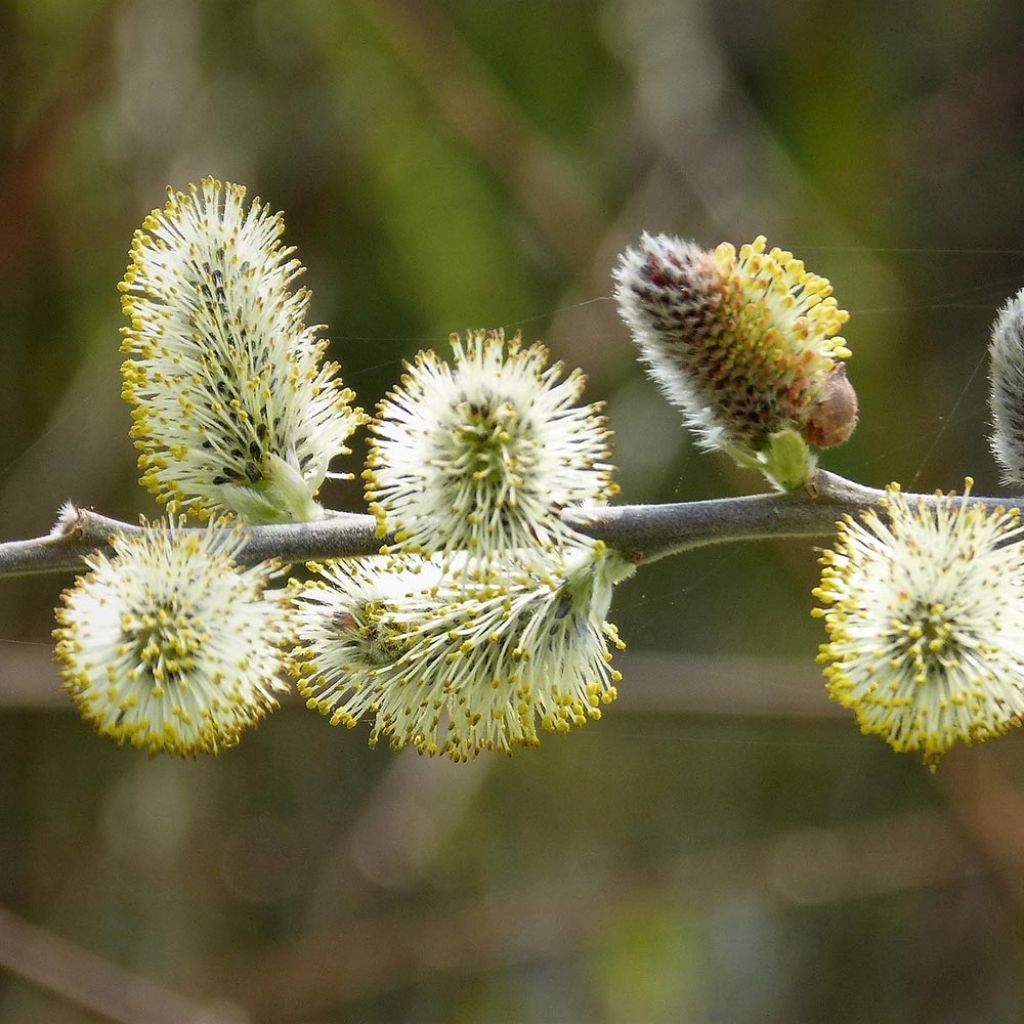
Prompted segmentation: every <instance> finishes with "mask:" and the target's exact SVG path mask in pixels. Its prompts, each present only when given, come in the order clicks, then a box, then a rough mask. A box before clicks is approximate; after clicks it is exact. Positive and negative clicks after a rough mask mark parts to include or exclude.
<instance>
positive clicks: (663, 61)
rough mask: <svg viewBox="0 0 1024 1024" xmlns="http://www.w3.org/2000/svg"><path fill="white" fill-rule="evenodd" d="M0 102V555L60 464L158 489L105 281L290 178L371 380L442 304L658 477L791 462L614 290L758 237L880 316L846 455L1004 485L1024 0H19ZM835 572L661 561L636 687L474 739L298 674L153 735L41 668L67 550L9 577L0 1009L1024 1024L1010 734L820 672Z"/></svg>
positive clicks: (3, 35)
mask: <svg viewBox="0 0 1024 1024" xmlns="http://www.w3.org/2000/svg"><path fill="white" fill-rule="evenodd" d="M0 112H2V117H0V361H2V373H0V537H2V538H3V539H9V538H14V537H27V536H35V535H38V534H41V533H44V532H46V530H47V529H48V528H49V526H50V525H51V523H52V522H53V519H54V518H55V514H56V510H57V508H58V506H59V505H60V504H61V502H63V501H64V500H66V499H69V498H70V499H72V500H74V501H75V502H77V503H80V504H85V505H92V506H94V507H96V508H97V509H99V510H101V511H103V512H105V513H107V514H110V515H116V516H120V517H124V518H128V519H133V518H134V517H135V516H136V515H137V514H138V513H139V512H152V511H153V506H152V504H151V502H150V500H149V498H148V497H147V496H146V495H145V494H144V492H143V491H142V490H141V489H140V488H139V487H138V486H137V484H136V482H135V480H136V473H135V466H134V452H133V450H132V448H131V445H130V443H129V441H128V438H127V428H128V424H129V415H128V409H127V407H126V406H125V405H124V403H123V402H122V401H121V400H120V398H119V378H118V363H119V356H118V352H117V348H118V329H119V327H120V325H121V318H120V312H119V304H118V298H117V294H116V291H115V285H116V282H117V281H118V280H119V278H120V276H121V274H122V273H123V271H124V266H125V262H126V253H127V249H128V244H129V240H130V237H131V233H132V231H133V230H134V228H135V227H136V226H138V225H139V224H140V223H141V220H142V218H143V217H144V215H145V214H146V213H147V212H148V211H149V210H150V209H151V208H152V207H154V206H158V205H160V204H161V203H162V199H163V190H164V188H165V187H166V186H167V185H168V184H172V185H174V186H175V187H177V188H181V187H184V186H185V185H186V184H187V183H188V182H189V181H195V180H198V179H199V178H200V177H201V176H203V175H205V174H214V175H216V176H218V177H221V178H226V179H229V180H233V181H239V182H242V183H245V184H247V185H248V186H249V187H250V189H251V190H252V192H253V193H256V194H259V195H261V196H263V197H264V198H266V199H267V200H268V201H269V202H270V203H271V204H272V206H273V207H274V208H276V209H282V210H284V211H285V214H286V220H287V224H288V232H287V240H288V241H289V242H290V243H292V244H295V245H297V246H298V248H299V255H300V257H301V258H302V260H303V261H304V263H305V264H306V265H307V267H308V268H309V270H308V274H307V276H306V283H307V284H308V285H309V286H310V287H311V288H312V289H313V293H314V299H313V306H312V317H313V318H314V320H316V321H322V322H324V323H327V324H329V325H330V328H329V336H330V337H331V338H332V339H333V355H334V356H335V357H336V358H338V359H339V360H340V361H341V363H342V366H343V370H344V376H345V379H346V381H347V383H348V384H349V385H350V386H351V387H353V388H354V389H355V390H356V391H357V392H358V394H359V397H360V399H361V402H362V404H363V405H364V406H365V407H367V408H372V407H373V405H374V404H375V403H376V401H378V400H379V398H380V397H381V396H382V395H383V393H384V391H385V390H386V388H387V387H388V386H389V384H390V383H391V382H392V381H393V380H394V379H395V378H396V377H397V375H398V373H399V370H400V364H401V360H402V358H403V357H408V356H410V355H411V354H412V353H413V352H415V351H416V350H417V349H418V348H420V347H433V346H444V344H445V338H446V337H447V335H448V333H449V332H450V331H453V330H465V329H468V328H476V327H497V326H505V327H506V328H508V329H512V330H514V329H516V328H521V329H522V330H523V332H524V334H525V335H526V336H527V337H528V338H529V339H531V340H532V339H534V338H540V339H543V340H544V341H546V342H547V343H548V345H549V346H550V347H551V349H552V351H553V353H554V356H555V357H556V358H558V359H562V360H565V361H566V362H567V363H568V364H570V365H578V366H582V367H583V368H584V369H585V370H586V371H587V373H588V374H589V376H590V385H589V389H588V395H589V396H590V397H591V398H601V399H606V400H607V401H608V403H609V415H610V418H611V421H612V425H613V427H614V428H615V430H616V432H617V451H616V462H617V464H618V465H619V466H620V467H621V472H620V477H619V479H620V482H621V484H622V487H623V500H625V501H629V502H640V501H666V500H686V499H695V498H701V497H710V496H721V495H727V494H740V493H745V492H748V491H750V490H756V489H759V487H760V484H759V482H758V480H757V479H756V478H755V477H754V476H753V475H751V474H749V473H743V472H741V471H739V470H735V469H733V468H731V467H730V466H729V465H727V464H726V462H725V461H724V460H723V459H721V458H718V457H713V456H708V455H702V454H700V453H698V452H696V451H695V450H694V449H693V447H692V445H691V443H690V442H689V440H688V439H687V437H686V436H685V435H684V434H683V433H682V432H681V431H680V430H679V429H678V417H677V415H676V413H674V412H673V411H672V410H671V409H669V408H668V407H667V406H666V405H664V403H662V402H661V401H660V400H659V399H658V398H657V396H656V393H655V389H654V387H653V386H652V385H651V384H650V383H649V382H648V381H647V380H646V379H645V378H644V377H643V376H642V374H641V373H640V372H639V370H638V368H637V366H636V364H635V362H634V360H633V356H632V352H631V349H630V344H629V341H628V337H627V335H626V333H625V330H624V329H623V327H622V326H621V325H620V324H619V322H618V321H617V318H616V315H615V312H614V308H613V305H612V303H611V302H610V300H609V299H608V295H609V293H610V281H609V270H610V268H611V266H612V264H613V262H614V260H615V256H616V254H617V253H618V252H619V251H621V249H622V248H624V247H625V246H626V245H627V244H629V243H631V242H632V241H633V240H634V239H635V238H636V237H637V235H638V234H639V232H640V231H641V230H644V229H647V230H651V231H671V232H674V233H678V234H682V235H684V236H686V237H692V238H695V239H696V240H698V241H699V242H701V243H702V244H704V245H708V246H712V245H714V244H716V243H718V242H719V241H722V240H730V241H733V242H736V243H741V242H743V241H747V240H750V239H751V238H753V237H754V236H755V235H756V234H758V233H762V232H763V233H765V234H767V236H768V238H769V241H770V242H771V243H774V244H780V245H783V246H785V247H787V248H791V249H794V250H795V251H796V253H797V254H798V255H799V256H801V257H803V258H804V259H805V261H806V262H807V263H808V265H809V266H810V268H811V269H813V270H814V271H816V272H818V273H820V274H824V275H826V276H828V277H829V278H830V279H831V280H832V281H833V284H834V286H835V289H836V294H837V296H838V298H839V300H840V303H841V305H843V306H845V307H846V308H847V309H849V310H850V311H851V313H852V319H851V321H850V323H849V324H848V325H847V330H846V332H845V333H846V337H847V338H848V340H849V343H850V345H851V347H852V348H853V350H854V353H855V355H854V359H853V360H852V362H851V366H850V373H851V377H852V379H853V381H854V383H855V384H856V386H857V388H858V391H859V393H860V398H861V406H862V413H863V415H862V421H861V426H860V428H859V429H858V431H857V433H856V435H855V436H854V438H853V440H852V441H851V442H850V443H849V444H848V445H847V446H845V447H844V448H843V449H842V450H840V451H836V452H833V453H829V454H828V455H827V457H826V459H825V465H826V466H827V467H828V468H832V469H836V470H838V471H840V472H844V473H846V474H848V475H850V476H852V477H854V478H856V479H859V480H861V481H863V482H865V483H869V484H873V485H883V484H885V483H886V482H888V481H889V480H892V479H898V480H900V481H902V483H903V484H904V486H905V487H908V488H909V487H915V488H918V489H932V488H935V487H942V488H952V487H960V486H962V478H963V476H964V475H965V474H966V473H970V474H972V475H973V476H974V477H975V478H976V480H977V488H976V489H977V491H978V493H998V479H997V474H996V472H995V468H994V465H993V462H992V459H991V458H990V456H989V454H988V451H987V443H986V439H985V431H986V422H987V410H986V404H985V395H986V366H985V346H986V340H987V331H988V325H989V324H990V322H991V320H992V318H993V315H994V312H995V310H996V309H997V307H998V306H999V305H1000V304H1001V303H1002V302H1003V301H1004V300H1005V299H1006V298H1007V297H1008V296H1009V295H1011V294H1012V293H1013V292H1014V291H1016V289H1017V288H1018V287H1020V286H1021V285H1022V284H1024V240H1022V239H1024V188H1022V181H1024V8H1022V7H1021V6H1020V5H1019V4H1016V3H1011V2H1010V0H994V2H989V3H979V4H973V5H967V4H960V3H956V2H951V0H931V2H923V0H921V2H912V3H907V4H901V5H893V4H888V3H884V2H882V0H867V2H863V3H846V4H843V3H840V4H835V3H826V2H824V0H799V2H792V0H791V2H786V3H783V2H776V3H760V4H746V3H740V2H737V0H724V2H715V0H561V2H559V3H551V2H547V0H520V2H516V3H512V2H499V0H351V2H348V0H338V2H329V0H305V2H304V0H298V2H289V3H282V2H280V0H208V2H199V0H116V2H107V0H92V2H73V0H0ZM347 468H352V469H356V470H358V461H357V459H353V461H352V465H351V466H350V467H347ZM331 486H332V487H333V488H334V490H333V491H331V492H330V493H328V494H327V495H326V499H327V502H328V503H329V504H332V505H334V506H335V507H340V508H350V509H361V508H362V502H361V496H360V493H359V490H358V488H357V487H356V486H355V484H352V485H347V486H344V485H333V484H332V485H331ZM815 579H816V565H815V555H814V552H813V550H812V549H811V547H810V545H807V544H795V543H793V544H784V543H763V544H756V545H753V544H751V545H742V546H730V547H723V548H721V549H709V550H706V551H702V552H698V553H694V554H690V555H687V556H685V557H679V558H675V559H670V560H666V561H665V562H662V563H659V564H657V565H655V566H652V567H649V568H647V569H645V570H643V571H642V572H641V573H639V574H638V575H637V577H636V578H635V579H634V580H632V581H629V582H628V583H627V584H625V585H624V586H623V587H622V588H621V590H620V593H619V594H618V595H617V599H616V603H615V605H614V607H613V618H614V619H615V621H617V622H618V624H619V626H620V628H621V630H622V635H623V637H624V638H625V639H626V641H627V642H628V644H629V650H628V651H627V652H626V654H625V655H623V656H622V658H621V663H620V667H621V668H622V670H623V672H624V674H625V680H624V681H623V683H622V684H621V686H620V687H619V690H620V694H621V697H620V700H619V702H618V705H617V706H613V707H612V708H610V709H609V711H608V713H607V714H606V715H605V717H604V719H603V720H602V721H601V722H600V723H597V724H591V725H589V726H588V727H587V728H585V729H583V730H581V731H578V732H577V733H575V734H572V735H570V736H567V737H548V738H546V739H545V742H544V743H543V745H542V746H541V747H540V748H539V749H538V750H530V751H525V752H523V753H521V754H518V755H517V756H516V757H514V758H513V759H502V758H499V757H482V758H480V759H479V760H478V761H476V762H475V763H473V764H470V765H468V766H452V765H450V764H448V763H445V762H432V761H428V760H425V759H421V758H419V757H417V755H416V754H415V753H405V754H403V755H400V756H395V755H393V754H391V753H390V752H389V751H387V750H384V749H380V750H376V751H370V750H368V749H367V748H366V745H365V732H366V730H356V731H353V732H348V731H344V730H332V729H331V728H329V727H328V726H327V724H326V723H325V722H324V721H323V720H322V719H321V718H320V717H319V716H318V715H315V714H311V713H309V712H306V711H305V710H304V709H302V708H301V707H300V706H297V705H295V704H293V705H291V706H289V707H286V708H285V709H283V710H282V711H281V712H280V713H279V714H277V715H276V716H274V717H272V718H270V719H269V720H268V721H267V722H266V723H265V724H264V725H263V726H262V727H261V728H260V729H259V730H258V731H256V732H254V733H253V734H252V735H249V736H247V737H246V738H245V739H244V740H243V742H242V744H241V746H239V747H238V748H237V749H235V750H232V751H229V752H228V753H226V754H224V755H223V756H221V757H218V758H216V759H206V760H203V761H200V762H195V763H192V762H177V761H173V760H164V759H153V760H150V759H147V758H146V757H145V756H143V755H139V754H135V753H131V752H123V751H118V750H116V749H114V748H113V747H111V746H109V745H108V744H107V743H105V742H104V741H101V740H99V739H97V738H95V737H94V736H93V735H92V734H91V733H90V732H89V730H88V729H87V728H86V727H85V726H83V725H82V724H81V723H80V722H79V721H78V719H77V717H76V716H75V715H74V714H73V713H72V712H71V711H70V704H69V702H68V701H67V700H66V699H65V698H64V696H63V694H62V693H61V692H60V690H59V688H58V685H57V681H56V673H55V670H54V669H53V667H52V666H51V664H50V644H49V641H48V635H49V631H50V629H51V628H52V608H53V605H54V603H55V601H56V598H57V594H58V592H59V590H60V588H61V587H62V586H65V585H67V583H68V580H67V579H64V578H60V577H41V578H32V579H25V580H4V581H2V585H0V1020H2V1021H3V1022H4V1024H8V1022H12V1024H22V1022H35V1021H56V1022H68V1024H71V1022H74V1024H78V1022H86V1021H96V1020H116V1021H131V1022H133V1024H150V1022H161V1024H162V1022H168V1024H169V1022H174V1021H190V1020H195V1021H200V1020H202V1021H205V1022H210V1024H212V1022H215V1021H218V1022H220V1021H222V1022H234V1024H244V1022H264V1021H266V1022H276V1021H295V1022H307V1024H327V1022H334V1021H339V1022H340V1021H345V1022H348V1021H360V1022H363V1021H365V1022H396V1021H403V1022H414V1024H433V1022H437V1024H442V1022H443V1024H449V1022H484V1024H487V1022H507V1021H516V1022H519V1021H521V1022H551V1021H557V1022H597V1024H601V1022H608V1024H633V1022H665V1024H668V1022H672V1024H675V1022H690V1021H693V1022H709V1024H710V1022H721V1024H747V1022H750V1024H755V1022H757V1024H763V1022H771V1024H776V1022H777V1024H801V1022H817V1021H831V1022H860V1021H870V1022H872V1024H885V1022H897V1021H898V1022H901V1024H905V1022H915V1021H922V1022H924V1021H927V1022H929V1024H937V1022H947V1021H948V1022H957V1024H971V1022H984V1024H998V1022H1003V1021H1005V1022H1018V1021H1020V1020H1021V1019H1024V975H1022V956H1021V954H1022V950H1024V945H1022V942H1024V929H1022V925H1024V789H1022V787H1024V767H1022V765H1024V757H1022V754H1024V748H1022V746H1021V743H1020V742H1019V740H1018V738H1017V737H1010V738H1007V739H1005V740H1001V741H998V742H996V743H993V744H990V745H989V746H988V747H985V748H981V749H977V750H968V751H957V752H954V753H953V754H951V755H950V756H949V757H948V758H947V759H946V760H945V761H944V762H943V764H942V765H941V767H940V769H939V772H938V773H937V775H935V776H934V777H933V776H931V775H929V773H928V772H927V771H925V770H924V769H923V768H922V767H921V766H920V765H919V764H918V763H917V762H916V761H915V760H914V759H913V758H901V757H898V756H896V755H895V754H892V753H890V751H889V750H888V748H886V747H885V746H884V744H882V743H881V741H879V740H877V739H874V738H863V737H861V736H860V735H859V734H858V732H857V730H856V729H855V727H854V726H853V725H852V723H851V722H850V721H849V720H848V716H847V715H845V714H843V713H839V711H838V710H837V709H835V708H834V707H833V706H831V705H830V704H829V703H828V701H827V699H826V697H825V693H824V689H823V686H822V683H821V680H820V678H819V675H818V671H817V669H816V668H815V666H814V662H813V659H814V654H815V652H816V645H817V643H818V642H819V628H820V626H819V624H817V623H815V622H814V621H813V620H811V619H810V617H809V616H808V614H807V611H808V608H809V607H810V605H811V603H812V601H811V598H810V595H809V590H810V588H811V586H812V585H813V584H814V582H815Z"/></svg>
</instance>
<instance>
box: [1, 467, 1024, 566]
mask: <svg viewBox="0 0 1024 1024" xmlns="http://www.w3.org/2000/svg"><path fill="white" fill-rule="evenodd" d="M814 483H815V486H814V488H813V489H811V490H798V491H793V492H790V493H788V494H757V495H751V496H747V497H741V498H716V499H712V500H710V501H689V502H682V503H679V504H671V505H617V506H609V507H595V508H586V509H579V508H576V509H566V510H565V511H564V512H563V513H562V518H563V519H564V520H565V522H566V523H568V524H569V525H570V526H572V527H573V528H574V529H577V530H579V531H580V532H581V533H584V534H586V535H587V536H589V537H594V538H597V539H599V540H603V541H604V542H605V543H607V544H608V545H609V546H610V547H614V548H617V549H618V550H619V551H621V552H622V553H623V554H624V555H625V556H626V557H627V558H629V559H630V560H631V561H633V562H636V563H638V564H640V563H644V562H652V561H655V560H656V559H658V558H664V557H665V556H666V555H672V554H677V553H679V552H681V551H688V550H690V549H691V548H697V547H703V546H705V545H707V544H721V543H726V542H730V541H745V540H762V539H766V538H776V537H808V538H813V537H818V538H820V537H829V536H831V535H832V533H833V532H834V528H835V523H836V521H837V520H838V519H841V518H842V517H843V516H845V515H851V516H854V515H856V514H857V513H858V512H861V511H863V510H864V509H866V508H870V507H871V506H873V505H877V504H878V502H879V500H880V499H881V498H883V497H884V496H885V492H884V491H880V490H877V489H876V488H873V487H865V486H863V485H862V484H858V483H855V482H854V481H852V480H847V479H846V478H844V477H841V476H837V475H836V474H834V473H826V472H824V471H820V472H819V473H818V475H817V477H816V478H815V481H814ZM911 497H918V498H920V499H921V500H922V501H924V502H925V503H926V504H927V503H933V502H934V501H935V496H934V495H912V496H911ZM971 501H972V502H978V503H981V504H984V505H986V506H988V507H990V508H995V507H1004V508H1012V507H1016V508H1024V504H1022V503H1021V502H1020V501H1019V500H1016V499H1007V498H982V497H972V498H971ZM139 529H140V527H138V526H134V525H132V524H131V523H123V522H121V521H119V520H117V519H109V518H108V517H106V516H102V515H100V514H99V513H97V512H92V511H90V510H88V509H78V508H73V507H69V508H67V509H66V510H65V511H64V512H63V513H62V515H61V519H60V521H59V522H58V524H57V526H56V527H54V529H53V531H52V532H51V533H49V534H47V535H46V536H45V537H37V538H35V539H33V540H14V541H7V542H6V543H0V576H25V575H31V574H37V573H50V572H73V571H78V570H79V569H81V566H82V558H83V557H84V556H86V555H88V554H89V553H90V552H92V551H95V550H107V551H109V550H110V541H111V538H112V537H113V536H114V535H116V534H118V533H134V532H136V531H138V530H139ZM195 529H203V528H202V527H197V528H195ZM245 533H246V537H247V539H246V543H245V545H244V546H243V547H242V549H241V551H240V552H239V555H238V559H239V561H240V562H241V563H243V564H245V565H254V564H256V563H257V562H262V561H265V560H267V559H270V558H276V559H277V560H278V561H281V562H305V561H310V560H323V559H329V558H343V557H348V556H356V555H372V554H376V553H377V552H378V551H379V549H380V546H381V544H382V543H386V542H387V540H388V538H384V539H383V540H382V539H381V538H380V537H379V536H378V535H377V533H376V522H375V520H374V519H373V517H372V516H367V515H358V514H356V513H350V512H336V513H333V514H331V515H329V516H328V517H327V518H326V519H322V520H320V521H319V522H313V523H293V524H288V525H284V526H251V527H246V528H245Z"/></svg>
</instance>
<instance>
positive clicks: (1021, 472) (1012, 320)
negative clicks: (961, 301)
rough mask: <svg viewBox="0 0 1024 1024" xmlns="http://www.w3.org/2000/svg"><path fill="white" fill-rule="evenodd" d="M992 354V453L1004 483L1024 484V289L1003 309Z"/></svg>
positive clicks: (997, 324) (990, 382) (1000, 313)
mask: <svg viewBox="0 0 1024 1024" xmlns="http://www.w3.org/2000/svg"><path fill="white" fill-rule="evenodd" d="M989 357H990V359H991V370H990V378H989V384H990V392H989V402H990V404H991V408H992V426H993V430H992V442H991V443H992V453H993V454H994V455H995V457H996V461H997V462H998V463H999V465H1000V466H1001V467H1002V470H1003V482H1004V483H1006V484H1009V485H1011V486H1012V485H1015V484H1016V485H1020V484H1024V289H1021V290H1020V291H1019V292H1018V293H1017V294H1016V295H1015V296H1014V297H1013V298H1012V299H1010V300H1009V301H1008V302H1007V303H1006V305H1005V306H1003V308H1002V309H1001V310H1000V311H999V316H998V317H997V318H996V321H995V323H994V324H993V325H992V341H991V344H990V345H989Z"/></svg>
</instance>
